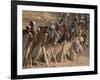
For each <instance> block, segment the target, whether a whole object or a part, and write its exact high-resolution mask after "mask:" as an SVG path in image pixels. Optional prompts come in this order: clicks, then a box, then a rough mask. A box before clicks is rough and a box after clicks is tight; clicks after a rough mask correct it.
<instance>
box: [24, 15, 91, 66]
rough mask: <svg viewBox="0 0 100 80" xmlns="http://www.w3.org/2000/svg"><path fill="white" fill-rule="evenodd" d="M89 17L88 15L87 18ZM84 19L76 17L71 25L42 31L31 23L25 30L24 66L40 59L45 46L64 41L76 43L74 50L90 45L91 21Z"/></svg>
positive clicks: (52, 27)
mask: <svg viewBox="0 0 100 80" xmlns="http://www.w3.org/2000/svg"><path fill="white" fill-rule="evenodd" d="M85 17H86V18H87V17H88V16H87V15H86V16H85ZM85 17H82V18H81V19H80V20H79V19H78V18H77V17H76V16H75V17H74V18H73V20H72V21H71V24H70V25H69V24H68V23H66V24H65V23H64V22H63V23H60V24H56V25H55V24H53V25H50V26H48V27H47V28H46V29H44V28H45V27H44V28H43V27H42V28H43V29H41V27H39V26H37V24H36V22H35V21H30V22H29V24H28V25H25V29H24V30H23V66H25V65H27V64H28V62H32V64H34V61H35V60H36V59H37V58H39V55H40V49H41V47H43V46H47V45H51V46H52V45H53V46H55V45H56V44H62V43H63V42H64V41H70V42H71V41H74V39H75V40H76V41H75V43H74V45H73V46H74V50H75V51H76V53H77V52H78V51H79V49H81V50H82V48H83V47H84V46H87V45H88V31H89V30H88V29H89V28H88V27H89V25H88V24H89V21H88V20H87V19H86V18H85Z"/></svg>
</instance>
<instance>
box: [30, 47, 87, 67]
mask: <svg viewBox="0 0 100 80" xmlns="http://www.w3.org/2000/svg"><path fill="white" fill-rule="evenodd" d="M68 46H69V45H68ZM67 48H68V47H67ZM53 51H54V52H59V51H60V49H58V48H54V49H53ZM38 64H39V65H33V66H30V65H28V68H41V67H42V68H43V67H44V68H45V67H47V64H46V62H44V63H43V62H41V61H40V62H39V63H38ZM48 64H49V67H68V66H73V67H74V66H87V65H89V48H88V47H87V48H86V49H83V54H80V55H75V58H74V60H73V61H72V60H69V59H63V60H62V61H61V62H57V64H56V62H55V61H52V60H49V61H48Z"/></svg>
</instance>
